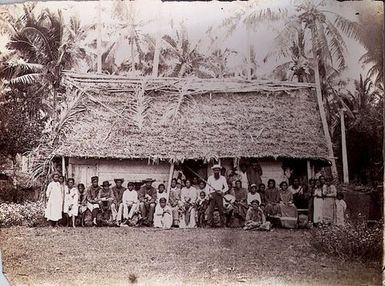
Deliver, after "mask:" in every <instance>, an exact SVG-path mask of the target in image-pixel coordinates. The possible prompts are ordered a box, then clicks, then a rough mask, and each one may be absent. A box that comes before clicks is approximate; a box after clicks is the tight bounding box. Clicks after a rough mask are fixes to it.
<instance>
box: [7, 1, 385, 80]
mask: <svg viewBox="0 0 385 286" xmlns="http://www.w3.org/2000/svg"><path fill="white" fill-rule="evenodd" d="M112 2H113V1H107V0H101V1H86V2H82V1H77V2H75V1H60V2H55V1H49V2H41V3H40V4H39V8H45V7H49V8H50V9H52V10H56V9H63V15H64V17H65V18H66V19H68V18H69V16H71V15H78V16H79V17H80V18H81V22H82V24H94V23H96V21H97V8H98V5H101V7H102V13H101V17H102V22H104V23H106V24H108V23H109V22H111V19H112V17H113V16H112V15H111V13H110V11H111V8H112ZM326 2H327V3H328V5H327V7H326V8H325V9H326V10H329V11H333V12H335V13H338V14H340V15H342V16H344V17H346V18H348V19H350V20H358V18H357V16H356V9H355V8H356V7H357V5H370V6H373V9H379V11H380V12H381V13H383V11H382V8H379V7H381V6H379V5H378V3H374V2H372V1H365V2H364V3H361V4H357V3H355V2H347V1H346V2H337V1H326ZM357 2H361V1H357ZM256 3H257V5H258V8H261V9H265V8H271V9H272V10H276V9H278V8H281V9H287V10H288V11H289V13H290V12H292V11H293V9H294V5H293V3H295V0H270V1H266V0H265V1H263V0H260V1H257V2H256ZM133 5H134V8H133V9H135V11H136V15H137V16H136V17H137V19H138V20H140V21H143V23H145V24H144V25H143V26H142V27H141V29H142V30H143V32H145V33H149V34H151V35H153V36H156V35H160V34H164V33H168V34H170V33H171V34H172V33H173V31H174V30H175V28H178V27H179V25H180V23H183V25H184V26H185V27H186V29H187V31H188V34H189V38H190V40H191V41H192V42H194V43H197V42H198V41H199V40H202V42H203V43H204V42H207V41H206V40H207V34H206V31H207V30H208V28H209V27H213V31H214V33H213V34H214V36H218V37H219V38H221V39H222V38H223V39H222V41H219V42H218V44H217V46H218V47H227V48H229V49H234V50H236V51H238V56H235V57H233V59H232V60H231V62H230V65H232V66H236V65H239V64H240V62H241V61H242V56H244V55H246V54H247V51H248V47H249V43H250V42H251V43H253V45H254V47H255V50H256V59H257V62H258V65H259V67H258V74H260V75H263V74H266V73H269V72H270V71H271V70H272V69H273V68H274V67H275V66H276V65H278V64H279V63H280V62H276V61H274V60H269V61H268V62H266V63H264V62H263V59H264V57H265V56H266V55H267V53H268V52H269V51H270V50H271V49H272V47H273V43H274V38H275V36H276V34H277V33H278V32H279V31H280V30H282V29H283V27H284V22H282V21H278V22H275V23H261V24H258V25H257V26H256V27H255V30H254V31H251V32H249V33H247V32H246V29H245V28H244V27H243V26H242V25H240V26H238V28H237V29H236V30H235V31H234V32H233V33H232V34H231V35H230V36H229V37H227V38H226V37H224V35H225V33H224V31H223V30H218V29H217V27H219V26H220V25H221V24H222V22H223V20H224V19H225V18H226V17H229V16H232V15H234V12H236V11H238V10H239V9H240V8H241V7H242V6H243V5H246V3H245V2H238V1H234V2H219V1H212V2H161V1H160V0H140V1H135V2H134V3H133ZM344 38H345V41H346V43H347V47H348V51H347V55H346V63H347V66H348V69H347V70H346V71H345V76H346V77H347V78H354V79H357V78H358V77H359V74H360V73H362V74H366V72H367V70H368V68H369V67H362V65H361V64H360V63H359V58H360V57H361V56H362V54H364V52H365V49H364V48H363V47H362V46H361V45H360V44H359V43H357V42H356V41H355V40H352V39H348V38H347V37H344ZM5 42H6V39H5V38H0V49H1V47H2V46H4V45H5ZM201 47H202V50H203V52H206V51H207V47H205V46H204V45H202V46H201ZM126 51H127V50H126V49H122V50H120V51H118V59H119V58H120V60H123V59H124V57H126V56H127V53H126Z"/></svg>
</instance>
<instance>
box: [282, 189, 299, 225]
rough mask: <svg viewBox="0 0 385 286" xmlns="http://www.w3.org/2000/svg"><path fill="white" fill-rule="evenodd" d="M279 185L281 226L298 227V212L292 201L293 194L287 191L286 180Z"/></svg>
mask: <svg viewBox="0 0 385 286" xmlns="http://www.w3.org/2000/svg"><path fill="white" fill-rule="evenodd" d="M279 187H280V188H281V189H280V191H279V196H280V204H279V207H280V212H281V216H280V221H281V226H282V227H285V228H297V227H298V213H297V208H296V207H295V205H294V203H293V194H292V193H291V192H290V191H289V189H288V185H287V183H286V182H282V183H281V184H280V185H279Z"/></svg>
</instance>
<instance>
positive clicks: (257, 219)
mask: <svg viewBox="0 0 385 286" xmlns="http://www.w3.org/2000/svg"><path fill="white" fill-rule="evenodd" d="M243 229H244V230H270V229H271V224H270V222H267V221H266V217H265V214H264V213H263V211H262V209H261V208H260V207H259V201H258V200H253V201H252V202H251V207H250V208H249V209H248V210H247V213H246V223H245V226H244V227H243Z"/></svg>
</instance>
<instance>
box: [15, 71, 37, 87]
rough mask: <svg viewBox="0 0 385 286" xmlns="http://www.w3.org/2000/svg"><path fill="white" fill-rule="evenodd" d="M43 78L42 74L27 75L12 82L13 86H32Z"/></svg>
mask: <svg viewBox="0 0 385 286" xmlns="http://www.w3.org/2000/svg"><path fill="white" fill-rule="evenodd" d="M41 77H42V74H41V73H30V74H25V75H21V76H17V77H15V78H12V79H11V80H10V84H11V85H16V84H24V85H26V84H32V83H35V82H38V81H39V80H40V79H41Z"/></svg>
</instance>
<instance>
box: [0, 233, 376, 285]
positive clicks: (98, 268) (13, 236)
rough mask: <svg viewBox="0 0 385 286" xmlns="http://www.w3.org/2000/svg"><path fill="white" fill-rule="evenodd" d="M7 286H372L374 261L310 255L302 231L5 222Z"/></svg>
mask: <svg viewBox="0 0 385 286" xmlns="http://www.w3.org/2000/svg"><path fill="white" fill-rule="evenodd" d="M0 231H1V232H0V248H1V250H2V252H3V260H4V261H3V263H4V271H5V272H6V275H7V277H8V279H9V280H10V282H11V284H12V285H103V286H104V285H130V284H131V283H132V282H130V278H131V280H135V278H136V285H155V284H157V285H249V284H253V285H255V284H258V285H272V284H274V285H277V284H278V285H281V284H296V285H309V284H322V285H325V284H331V285H353V284H355V285H368V284H370V285H379V284H381V268H380V265H379V264H377V265H376V264H368V263H367V264H362V263H359V262H344V261H341V260H338V259H336V258H332V257H327V256H326V255H324V254H321V253H317V251H315V250H313V249H312V247H311V246H310V244H309V241H310V239H311V234H310V232H309V231H304V230H283V229H275V230H273V231H271V232H246V231H243V230H241V229H191V230H180V229H174V230H168V231H163V230H156V229H152V228H76V229H71V228H59V229H58V231H57V232H53V231H52V230H51V229H50V228H26V227H13V228H6V229H1V230H0Z"/></svg>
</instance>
